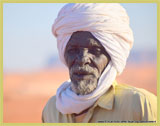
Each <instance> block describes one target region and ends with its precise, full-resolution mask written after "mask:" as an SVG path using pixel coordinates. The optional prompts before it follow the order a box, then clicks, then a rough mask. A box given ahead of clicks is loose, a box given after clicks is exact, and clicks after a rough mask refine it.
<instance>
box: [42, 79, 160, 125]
mask: <svg viewBox="0 0 160 126" xmlns="http://www.w3.org/2000/svg"><path fill="white" fill-rule="evenodd" d="M77 109H78V108H77ZM79 117H80V118H79ZM79 117H75V115H74V114H65V115H63V114H62V113H60V112H59V111H58V110H57V109H56V97H55V96H53V97H51V98H50V99H49V101H48V102H47V104H46V106H45V107H44V110H43V113H42V121H43V122H45V123H75V122H82V123H110V122H113V123H117V122H127V123H130V122H146V121H147V122H155V121H156V120H157V97H156V96H155V95H153V94H152V93H150V92H148V91H146V90H144V89H140V88H135V87H131V86H128V85H124V84H117V83H116V81H115V82H114V83H113V85H112V86H111V88H110V89H109V90H108V91H107V92H106V93H105V94H104V95H102V96H101V97H100V98H99V99H98V100H97V101H96V102H95V104H94V105H93V106H92V107H91V108H90V109H89V110H88V111H87V113H85V114H82V115H80V116H79Z"/></svg>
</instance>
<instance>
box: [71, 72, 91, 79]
mask: <svg viewBox="0 0 160 126" xmlns="http://www.w3.org/2000/svg"><path fill="white" fill-rule="evenodd" d="M73 76H74V77H76V78H77V79H87V78H90V77H91V76H93V73H90V72H88V71H76V72H74V73H73Z"/></svg>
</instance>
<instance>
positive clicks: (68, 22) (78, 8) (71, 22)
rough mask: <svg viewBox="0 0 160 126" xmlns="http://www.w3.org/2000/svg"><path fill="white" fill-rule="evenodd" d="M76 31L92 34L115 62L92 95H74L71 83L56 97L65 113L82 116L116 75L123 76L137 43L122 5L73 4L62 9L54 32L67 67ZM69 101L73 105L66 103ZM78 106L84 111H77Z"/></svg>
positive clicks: (67, 83) (104, 73)
mask: <svg viewBox="0 0 160 126" xmlns="http://www.w3.org/2000/svg"><path fill="white" fill-rule="evenodd" d="M76 31H89V32H91V33H92V35H93V36H94V37H95V38H96V39H98V40H99V41H100V43H101V44H102V46H103V47H104V48H105V50H106V52H107V53H108V54H109V55H110V57H111V61H110V63H109V64H108V66H107V67H106V68H105V70H104V71H103V73H102V75H101V77H100V79H99V81H98V87H97V88H96V90H95V91H94V92H93V93H92V94H89V95H86V96H78V95H76V94H74V93H73V92H71V90H70V89H69V88H68V87H69V85H70V81H67V82H65V83H64V84H62V85H61V86H60V88H59V89H58V90H57V94H56V97H57V101H56V105H57V109H58V110H59V111H60V112H62V113H63V114H68V113H80V112H81V111H83V110H84V109H86V108H87V107H90V106H91V105H92V104H93V103H94V102H95V101H96V100H97V99H98V98H99V97H100V96H101V95H102V94H104V92H106V91H107V90H108V88H109V87H110V86H111V84H112V83H113V81H114V80H115V77H116V75H117V74H118V75H119V74H121V73H122V71H123V69H124V67H125V65H126V60H127V57H128V55H129V52H130V49H131V47H132V44H133V33H132V30H131V28H130V26H129V17H128V15H127V13H126V11H125V9H124V8H123V7H122V6H121V5H120V4H118V3H75V4H74V3H72V4H67V5H65V6H64V7H63V8H62V9H61V10H60V12H59V14H58V17H57V18H56V20H55V22H54V24H53V26H52V32H53V34H54V36H55V37H56V38H57V48H58V52H59V57H60V59H61V61H62V62H63V63H64V64H65V65H66V62H65V59H64V52H65V48H66V45H67V43H68V41H69V39H70V37H71V35H72V34H73V32H76ZM97 92H98V93H97ZM86 99H87V100H86ZM76 100H77V102H76ZM67 102H69V103H68V104H66V103H67ZM73 102H74V103H73ZM75 102H76V103H75ZM80 102H82V103H80ZM84 104H85V105H84ZM75 106H76V107H75ZM82 106H85V107H82ZM77 107H79V108H81V109H78V110H77V109H76V108H77ZM69 108H70V109H72V110H69ZM74 108H75V110H74Z"/></svg>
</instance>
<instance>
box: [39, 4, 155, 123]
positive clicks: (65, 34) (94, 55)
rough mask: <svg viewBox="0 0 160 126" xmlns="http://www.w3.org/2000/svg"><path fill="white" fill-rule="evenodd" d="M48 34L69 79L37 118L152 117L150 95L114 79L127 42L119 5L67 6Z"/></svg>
mask: <svg viewBox="0 0 160 126" xmlns="http://www.w3.org/2000/svg"><path fill="white" fill-rule="evenodd" d="M52 32H53V34H54V35H55V36H56V37H57V47H58V51H59V56H60V59H61V61H62V62H63V63H64V64H65V65H66V66H67V67H68V69H69V75H70V80H68V81H66V82H64V83H63V84H62V85H61V86H60V87H59V88H58V90H57V93H56V96H53V97H52V98H51V99H50V100H49V101H48V103H47V104H46V106H45V108H44V110H43V114H42V120H43V122H47V123H57V122H60V123H68V122H72V123H73V122H78V123H80V122H86V123H88V122H95V123H96V122H106V123H107V122H122V121H123V122H124V121H125V122H146V121H147V122H148V121H154V122H155V121H156V118H157V107H156V106H157V101H156V96H154V95H153V94H151V93H149V92H148V91H146V90H144V89H138V88H135V87H131V86H127V85H122V84H117V82H116V81H115V79H116V76H117V75H119V74H120V73H122V71H123V69H124V67H125V64H126V60H127V57H128V55H129V52H130V49H131V47H132V43H133V34H132V30H131V29H130V27H129V18H128V15H127V13H126V11H125V9H124V8H123V7H122V6H121V5H120V4H116V3H101V4H96V3H87V4H86V3H81V4H67V5H66V6H64V7H63V8H62V9H61V11H60V12H59V14H58V17H57V19H56V20H55V23H54V25H53V27H52Z"/></svg>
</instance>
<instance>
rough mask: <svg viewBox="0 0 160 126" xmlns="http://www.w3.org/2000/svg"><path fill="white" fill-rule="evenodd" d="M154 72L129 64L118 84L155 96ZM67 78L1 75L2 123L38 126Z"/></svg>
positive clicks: (63, 74) (52, 72)
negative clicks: (143, 90)
mask: <svg viewBox="0 0 160 126" xmlns="http://www.w3.org/2000/svg"><path fill="white" fill-rule="evenodd" d="M156 72H157V71H156V65H152V64H141V65H135V64H132V65H131V64H130V65H128V66H127V67H126V69H125V70H124V72H123V74H122V75H121V76H119V77H118V78H117V81H118V82H120V83H126V84H129V85H133V86H136V87H139V88H145V89H146V90H148V91H150V92H152V93H154V94H155V95H156V94H157V93H156V92H157V90H156V87H157V85H156V83H157V73H156ZM68 78H69V76H68V72H67V70H63V69H59V68H52V69H45V70H41V71H37V72H32V73H4V79H3V87H4V88H3V90H4V102H3V104H4V106H3V107H4V109H3V113H4V115H3V119H4V122H5V123H40V122H41V113H42V110H43V107H44V106H45V104H46V102H47V100H48V99H49V98H50V97H51V96H53V95H54V94H55V93H56V89H57V88H58V87H59V85H60V84H61V83H62V82H64V81H65V80H67V79H68Z"/></svg>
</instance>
